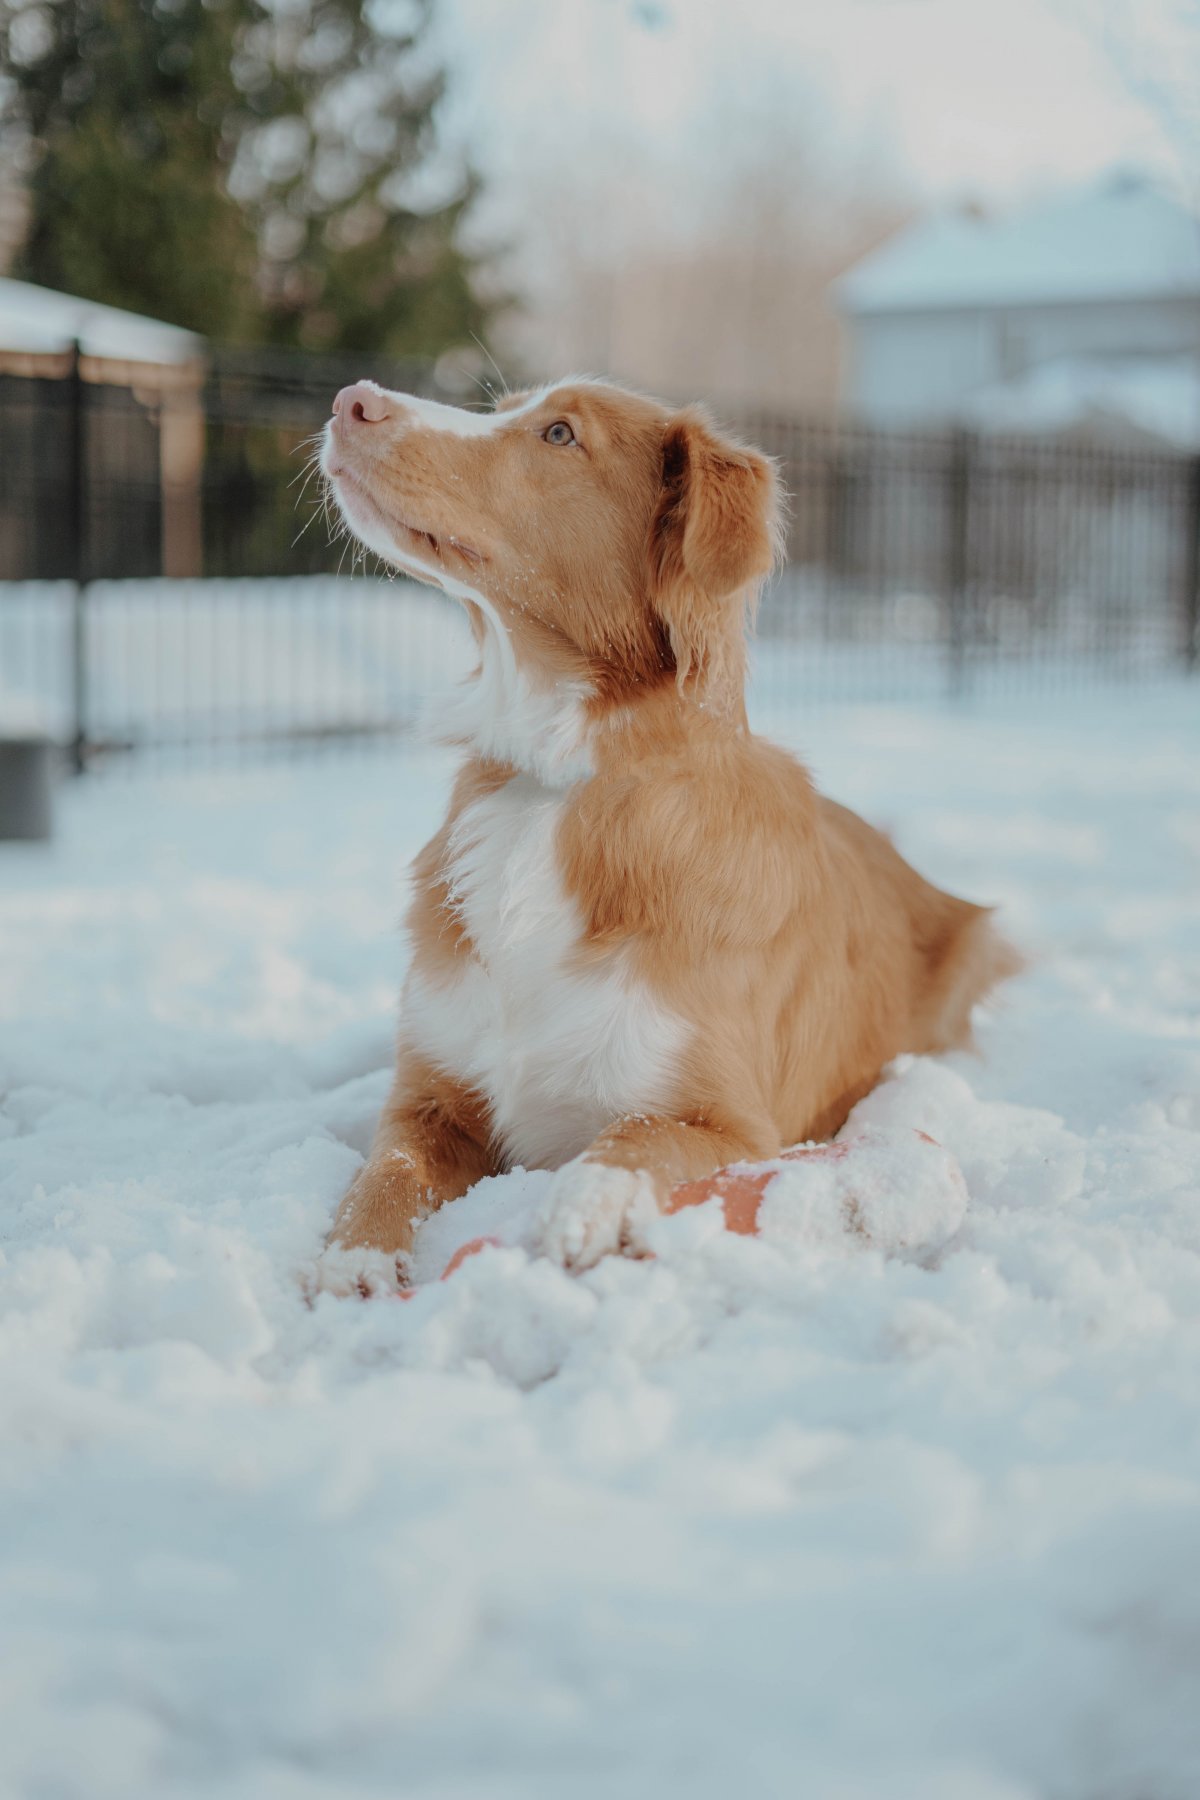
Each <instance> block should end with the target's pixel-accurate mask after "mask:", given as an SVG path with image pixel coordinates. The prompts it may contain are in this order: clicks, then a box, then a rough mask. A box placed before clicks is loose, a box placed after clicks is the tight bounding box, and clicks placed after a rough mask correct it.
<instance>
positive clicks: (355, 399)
mask: <svg viewBox="0 0 1200 1800" xmlns="http://www.w3.org/2000/svg"><path fill="white" fill-rule="evenodd" d="M333 416H334V418H335V419H336V420H337V421H338V423H339V424H340V425H343V426H345V425H382V424H383V421H384V420H385V419H390V418H391V416H392V413H391V408H390V407H389V405H388V402H387V395H386V394H384V393H382V392H381V391H380V390H379V388H377V387H373V386H372V385H371V383H370V382H369V381H356V382H355V383H354V384H353V386H352V387H344V388H343V389H342V391H341V393H340V394H339V395H338V396H337V398H336V399H335V400H334V403H333Z"/></svg>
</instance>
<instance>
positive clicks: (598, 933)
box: [322, 380, 1015, 1278]
mask: <svg viewBox="0 0 1200 1800" xmlns="http://www.w3.org/2000/svg"><path fill="white" fill-rule="evenodd" d="M322 466H323V469H324V473H325V476H326V478H327V480H328V483H329V485H330V487H331V488H332V492H333V495H334V496H335V498H336V501H337V504H338V506H339V507H340V509H341V512H342V514H343V516H344V518H345V520H346V522H347V524H348V525H349V527H350V530H351V531H352V532H353V533H354V535H355V536H356V537H357V538H358V539H359V540H360V541H361V543H363V544H364V545H366V546H367V547H368V548H369V549H371V550H373V551H375V552H376V553H377V554H378V555H379V556H380V557H382V558H383V559H384V561H385V562H386V563H387V564H389V565H390V566H392V567H394V568H396V569H399V570H402V571H404V572H405V573H406V574H409V575H413V576H415V577H417V579H418V580H421V581H424V582H428V583H429V584H430V585H432V586H434V587H437V588H440V589H442V590H443V591H444V592H445V593H446V594H448V595H450V596H452V597H453V598H454V599H456V600H458V601H460V602H461V603H462V605H463V606H464V607H465V608H466V612H467V616H468V618H469V620H470V624H471V629H472V631H473V633H474V636H475V640H476V643H477V645H478V652H479V666H478V669H477V671H476V673H475V675H474V676H473V678H472V679H471V680H470V681H469V682H468V683H467V684H466V686H465V687H464V689H463V690H462V692H461V694H460V696H459V698H458V700H457V703H456V706H455V710H454V711H453V713H452V716H451V717H449V718H448V719H447V721H446V730H447V734H448V735H449V736H452V737H453V738H454V739H456V740H457V741H458V742H459V743H461V745H462V748H463V753H464V754H463V762H462V766H461V768H460V770H459V774H458V779H457V781H456V783H455V786H454V791H453V795H452V797H451V801H450V808H449V812H448V813H447V816H446V820H445V823H444V824H443V826H442V828H441V830H440V831H439V832H438V833H437V835H436V837H434V838H433V839H432V841H431V842H430V843H429V844H427V845H426V846H425V848H424V850H423V851H422V852H421V854H420V855H419V856H418V858H417V860H416V864H415V870H414V880H415V894H414V899H413V903H412V907H411V910H410V912H409V915H408V929H409V932H410V934H411V938H412V952H413V954H412V965H411V972H410V974H409V978H408V984H407V987H406V989H405V993H404V999H403V1004H402V1008H401V1026H400V1042H399V1053H398V1064H397V1069H396V1077H395V1084H394V1086H393V1089H392V1092H391V1094H390V1096H389V1098H388V1102H387V1105H386V1106H385V1108H384V1113H383V1117H382V1119H381V1121H380V1124H379V1128H378V1132H377V1134H376V1138H375V1142H374V1145H373V1148H372V1150H371V1153H370V1156H369V1159H368V1161H367V1163H366V1164H365V1166H364V1167H363V1169H362V1171H361V1172H360V1174H359V1176H358V1178H357V1180H356V1181H355V1182H354V1185H353V1186H352V1188H351V1189H350V1191H349V1193H348V1194H347V1195H346V1197H345V1199H344V1200H343V1202H342V1204H341V1207H340V1208H339V1210H338V1214H337V1218H336V1220H335V1223H334V1227H333V1232H332V1235H331V1245H332V1246H333V1247H335V1259H336V1256H337V1254H339V1253H344V1252H346V1251H350V1252H353V1253H354V1254H355V1256H358V1257H360V1259H361V1261H362V1264H363V1267H364V1268H366V1267H368V1266H369V1265H371V1264H372V1263H374V1265H375V1268H376V1270H378V1268H379V1267H381V1266H385V1267H387V1268H388V1269H389V1271H390V1270H391V1269H396V1268H398V1269H399V1271H400V1274H401V1278H403V1273H404V1269H405V1260H406V1256H407V1253H408V1251H409V1250H410V1248H411V1245H412V1236H413V1228H414V1225H415V1223H416V1222H417V1221H418V1220H419V1219H420V1218H421V1217H422V1215H424V1214H425V1213H427V1212H429V1211H430V1210H431V1209H433V1208H435V1207H438V1206H440V1205H442V1204H443V1203H444V1202H446V1201H447V1200H452V1199H454V1198H455V1197H456V1196H458V1195H460V1194H463V1193H465V1192H466V1190H467V1189H468V1188H469V1187H470V1186H471V1185H472V1184H473V1183H474V1182H476V1181H478V1180H480V1179H481V1177H483V1176H485V1175H491V1174H495V1173H497V1172H499V1171H501V1170H504V1169H509V1168H513V1167H517V1166H520V1165H523V1166H524V1167H526V1168H530V1169H553V1170H556V1171H557V1174H556V1175H555V1176H554V1179H553V1181H552V1182H551V1184H550V1186H549V1188H548V1199H547V1201H546V1203H545V1205H544V1207H543V1209H542V1212H541V1215H540V1220H539V1234H540V1245H541V1248H542V1249H543V1250H544V1251H545V1252H546V1253H547V1254H549V1255H550V1256H552V1257H554V1258H556V1259H557V1260H559V1261H561V1262H562V1263H564V1264H566V1265H567V1266H570V1267H574V1268H581V1267H586V1266H587V1265H589V1264H590V1263H593V1262H595V1261H596V1260H597V1259H598V1258H599V1257H601V1256H602V1255H604V1254H605V1253H607V1252H609V1251H614V1250H618V1249H622V1248H626V1247H635V1248H636V1246H637V1245H638V1242H639V1234H640V1231H641V1229H642V1228H643V1226H644V1224H645V1222H646V1220H647V1219H648V1218H649V1217H652V1216H653V1214H654V1213H655V1211H656V1209H657V1207H658V1205H659V1204H660V1203H661V1201H662V1200H663V1198H664V1197H665V1196H666V1195H667V1194H668V1193H669V1191H670V1190H671V1188H672V1187H673V1186H675V1184H677V1183H679V1182H682V1181H685V1180H690V1179H695V1178H696V1177H699V1176H702V1175H705V1174H708V1173H709V1172H710V1171H712V1170H714V1169H716V1168H718V1167H720V1166H722V1165H723V1164H726V1163H729V1162H732V1161H736V1160H739V1159H754V1158H761V1157H769V1156H773V1155H775V1154H777V1153H778V1152H779V1151H780V1150H781V1149H782V1148H784V1147H785V1146H788V1145H792V1144H796V1143H798V1142H801V1141H803V1140H806V1139H812V1138H822V1137H826V1136H829V1135H830V1134H831V1133H833V1132H835V1131H836V1130H837V1129H838V1127H839V1126H840V1125H841V1123H842V1121H843V1120H844V1119H845V1117H846V1115H847V1113H848V1111H849V1110H850V1108H851V1106H853V1104H854V1102H855V1101H856V1100H857V1099H859V1098H860V1097H861V1096H862V1095H863V1094H865V1093H866V1092H867V1091H868V1090H869V1089H870V1088H871V1087H872V1086H873V1084H874V1083H875V1082H876V1081H877V1079H878V1077H879V1073H880V1071H881V1069H882V1068H883V1066H884V1064H885V1063H887V1062H888V1061H889V1059H890V1058H892V1057H894V1056H895V1055H896V1054H897V1053H898V1052H900V1051H905V1050H908V1051H937V1050H944V1049H947V1048H949V1047H951V1046H955V1045H961V1044H963V1043H965V1042H966V1041H968V1039H969V1035H970V1015H971V1009H972V1007H973V1005H974V1003H975V1002H976V1001H977V1000H979V999H980V998H981V997H982V996H983V995H984V994H985V993H986V992H987V990H988V989H989V988H990V987H991V986H992V984H993V983H994V982H995V981H997V980H998V979H1000V978H1001V977H1002V976H1003V975H1005V974H1007V973H1009V972H1010V971H1011V970H1012V969H1013V968H1014V967H1015V958H1014V957H1013V955H1012V953H1011V952H1010V950H1009V949H1008V947H1007V946H1006V945H1005V944H1004V943H1003V941H1002V940H1001V939H1000V938H998V937H997V936H996V934H995V933H994V931H993V928H992V925H991V922H990V919H989V916H988V913H987V911H986V910H985V909H984V908H981V907H978V906H973V905H971V904H969V903H968V902H967V901H965V900H958V899H955V898H954V897H953V896H952V895H950V894H946V893H942V892H941V891H940V890H939V889H937V888H935V887H932V886H931V885H930V884H929V883H928V882H927V881H924V880H923V879H922V878H921V876H920V875H918V874H917V873H916V872H915V871H914V870H913V869H911V868H910V867H909V866H908V864H907V863H906V862H904V861H903V859H902V858H901V857H900V856H899V855H898V854H897V852H896V851H895V850H894V849H893V848H892V846H891V844H890V843H888V842H887V840H886V839H885V838H883V837H881V836H880V835H879V834H878V833H877V832H875V831H874V830H872V829H871V827H870V826H869V825H866V824H864V823H863V822H862V820H860V819H858V818H856V817H855V815H854V814H853V813H850V812H847V811H846V810H845V808H844V807H841V806H837V805H835V804H834V803H833V802H832V801H829V800H825V799H822V798H821V797H820V796H819V795H818V794H817V793H815V792H814V790H813V786H812V783H811V781H810V779H809V777H808V775H807V773H806V772H805V770H804V769H803V767H802V766H801V765H800V764H799V763H798V762H797V761H796V760H795V759H794V758H793V757H792V756H790V755H788V754H787V753H786V752H785V751H783V750H781V749H778V748H776V747H775V746H774V745H773V744H770V743H767V742H765V741H764V740H762V739H761V738H757V737H755V736H753V735H752V733H751V732H750V731H749V729H748V727H747V723H746V712H745V706H744V702H743V684H744V676H745V630H746V623H747V611H748V608H749V606H750V604H751V602H752V601H753V599H754V597H755V595H756V593H757V590H758V588H759V586H760V585H761V583H762V581H763V578H764V577H765V576H766V574H767V573H768V571H769V570H770V568H771V566H772V564H773V562H774V560H775V558H776V555H777V551H778V546H779V533H780V523H779V520H780V496H779V491H778V487H777V484H776V478H775V473H774V470H773V468H772V465H771V464H770V462H769V461H768V460H767V459H766V458H765V457H763V456H761V455H759V454H758V453H757V452H756V451H754V450H751V449H747V448H746V447H744V446H742V445H740V444H736V443H732V442H730V441H729V440H728V439H726V438H724V437H721V436H719V435H718V434H717V432H716V431H715V430H714V428H713V426H712V424H711V423H710V421H709V420H708V418H707V417H706V416H705V414H704V413H703V412H701V411H699V410H696V409H691V408H689V409H686V410H683V411H677V410H673V409H672V408H670V407H668V406H665V405H663V404H661V403H660V402H658V401H655V400H650V399H645V398H643V397H641V396H638V395H634V394H630V393H626V392H623V391H621V390H620V389H618V388H615V387H612V386H609V385H607V384H604V383H601V382H596V381H590V380H572V381H567V382H564V383H562V384H560V385H559V386H556V387H552V388H548V389H545V390H542V391H539V392H537V393H532V394H527V395H522V396H515V397H513V398H510V399H506V400H503V401H502V402H501V403H500V404H499V406H498V407H497V408H496V410H495V412H493V413H488V414H479V413H472V412H466V411H459V410H458V409H457V408H454V407H447V406H441V405H438V404H436V403H434V402H432V401H429V400H420V399H414V398H411V397H410V396H408V395H404V394H397V393H391V392H388V391H387V390H385V389H383V388H380V387H377V386H375V385H374V384H373V383H371V382H359V383H358V384H357V385H356V386H354V387H350V388H346V389H344V390H343V392H342V393H340V394H339V395H338V396H337V399H336V400H335V401H334V407H333V418H332V419H331V421H330V423H329V425H328V426H327V427H326V436H325V443H324V449H323V452H322ZM369 1252H382V1253H386V1258H387V1262H386V1264H382V1263H381V1259H379V1258H378V1257H372V1256H370V1255H368V1254H367V1253H369ZM343 1262H344V1257H343Z"/></svg>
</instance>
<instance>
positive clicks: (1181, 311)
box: [836, 176, 1200, 449]
mask: <svg viewBox="0 0 1200 1800" xmlns="http://www.w3.org/2000/svg"><path fill="white" fill-rule="evenodd" d="M836 294H837V301H838V306H839V310H840V312H841V315H842V319H843V322H844V324H845V326H846V329H847V336H848V339H849V345H848V357H847V364H848V368H847V381H846V383H845V387H844V393H843V401H844V404H845V406H846V408H847V410H849V411H850V412H852V413H854V414H855V415H858V416H860V417H862V418H864V419H866V420H868V421H870V422H873V423H878V424H881V425H892V426H903V425H907V426H914V425H922V426H942V425H949V424H966V425H971V426H974V427H976V428H978V429H980V430H983V431H999V432H1020V433H1028V432H1034V433H1054V434H1067V433H1069V434H1083V435H1087V436H1090V437H1093V438H1101V439H1118V440H1131V441H1142V442H1147V441H1149V442H1152V443H1155V444H1159V445H1162V446H1164V447H1168V446H1169V447H1174V448H1179V449H1196V448H1200V220H1197V219H1196V218H1195V217H1193V216H1192V215H1191V214H1190V213H1188V212H1187V211H1186V210H1185V209H1184V208H1183V207H1182V206H1180V205H1179V204H1178V203H1177V202H1175V201H1174V200H1172V199H1171V198H1170V197H1169V196H1167V195H1166V194H1164V193H1162V192H1161V191H1159V190H1158V189H1157V188H1155V187H1154V186H1152V185H1150V184H1149V183H1147V182H1145V181H1142V180H1138V179H1135V178H1130V177H1128V176H1125V177H1121V178H1118V179H1115V180H1111V181H1109V182H1108V183H1106V184H1104V185H1102V186H1099V187H1093V188H1089V189H1086V190H1084V191H1082V192H1075V193H1072V194H1069V195H1066V196H1059V197H1057V198H1055V199H1053V200H1049V201H1045V202H1043V203H1041V204H1039V205H1034V206H1030V207H1028V208H1025V209H1022V210H1018V211H1014V212H1012V213H1010V214H1006V215H1004V216H997V217H995V218H992V217H983V216H980V215H978V214H975V213H967V212H958V213H955V214H953V215H950V216H941V217H931V218H926V219H923V220H921V221H919V222H918V223H916V224H914V225H912V226H910V227H909V228H908V229H906V230H904V231H901V232H900V233H899V234H897V235H896V236H895V237H893V238H891V239H890V240H889V241H888V242H887V243H886V244H884V245H883V246H882V248H880V249H878V250H876V251H873V252H872V253H871V254H870V255H868V256H866V257H864V258H863V259H862V261H861V262H859V263H858V264H857V265H856V266H855V267H854V268H853V269H852V270H851V271H850V272H849V273H848V274H847V275H846V276H844V277H843V278H842V280H841V281H840V282H839V283H838V284H837V288H836Z"/></svg>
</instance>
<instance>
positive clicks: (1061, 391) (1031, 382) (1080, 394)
mask: <svg viewBox="0 0 1200 1800" xmlns="http://www.w3.org/2000/svg"><path fill="white" fill-rule="evenodd" d="M963 413H964V416H965V417H966V418H967V419H969V420H970V421H971V423H972V424H974V425H976V426H977V427H978V428H979V429H981V430H983V431H998V432H1006V431H1014V432H1052V433H1053V432H1064V431H1075V430H1079V429H1080V428H1084V427H1089V426H1094V427H1098V428H1099V429H1101V430H1102V431H1105V432H1112V431H1116V432H1118V433H1123V434H1125V435H1129V434H1131V433H1132V434H1135V435H1136V436H1138V437H1141V438H1151V439H1153V440H1155V441H1156V442H1158V443H1163V444H1169V445H1171V446H1172V447H1173V448H1175V449H1179V450H1196V449H1200V367H1198V366H1197V365H1196V363H1195V362H1193V361H1191V360H1190V359H1189V358H1183V357H1161V358H1133V357H1130V358H1124V359H1118V360H1111V361H1110V360H1101V359H1098V358H1092V357H1063V358H1061V359H1058V360H1056V361H1054V362H1049V363H1044V364H1042V365H1041V366H1040V367H1039V368H1036V369H1032V370H1030V372H1029V373H1028V374H1027V375H1024V376H1022V377H1021V378H1020V379H1018V380H1016V381H1006V382H998V383H995V384H994V385H991V386H989V387H985V388H981V389H979V390H978V392H976V393H975V394H974V395H972V397H971V399H970V400H969V401H968V402H967V403H966V404H965V406H964V408H963Z"/></svg>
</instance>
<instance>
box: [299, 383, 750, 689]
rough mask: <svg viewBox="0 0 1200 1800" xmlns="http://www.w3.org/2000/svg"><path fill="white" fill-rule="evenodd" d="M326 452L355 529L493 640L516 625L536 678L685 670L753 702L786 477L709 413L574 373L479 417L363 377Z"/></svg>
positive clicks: (701, 682)
mask: <svg viewBox="0 0 1200 1800" xmlns="http://www.w3.org/2000/svg"><path fill="white" fill-rule="evenodd" d="M322 467H323V470H324V473H325V476H326V477H327V479H328V481H329V484H330V486H331V488H332V491H333V494H334V497H335V499H336V501H337V504H338V506H339V508H340V510H341V512H342V515H343V517H344V518H345V520H346V523H347V524H348V526H349V528H350V530H351V531H352V532H353V534H354V535H355V537H357V538H358V539H359V540H360V542H361V543H363V544H364V545H366V546H367V547H368V548H369V549H371V550H373V551H375V552H376V554H377V555H379V556H380V557H382V558H383V559H384V561H385V562H387V563H388V564H390V565H391V566H393V567H395V568H397V569H400V570H402V571H404V572H405V573H406V574H409V575H413V576H416V577H417V578H418V579H419V580H421V581H426V582H429V583H430V584H431V585H433V586H435V587H440V588H442V589H443V590H444V591H445V592H446V593H448V594H451V595H453V596H454V597H455V598H457V599H459V600H461V601H463V602H464V603H465V604H466V606H467V607H468V610H469V611H470V613H471V615H472V623H473V626H474V628H475V630H476V634H477V636H478V637H479V639H480V641H481V643H482V642H483V641H484V638H485V637H486V634H487V632H488V631H489V630H494V631H498V632H502V633H503V634H504V635H505V638H506V640H507V642H508V644H509V645H510V646H511V651H512V655H513V656H514V658H515V659H516V662H517V664H518V666H519V667H520V668H521V669H522V671H523V672H524V673H525V675H526V676H527V677H528V678H529V680H530V681H532V682H533V683H534V684H535V685H543V686H544V685H546V684H553V683H554V682H555V681H556V680H560V679H562V678H563V677H564V676H569V677H571V678H572V679H573V680H575V681H577V682H580V683H583V684H585V686H586V689H587V691H588V692H589V693H590V694H591V695H592V696H594V699H595V702H596V703H597V704H600V705H604V704H611V703H613V702H620V701H622V700H627V699H628V698H630V697H631V696H632V695H633V694H634V693H635V692H637V691H638V690H640V689H642V690H644V688H645V686H646V685H647V684H665V683H667V682H669V681H671V680H674V681H676V682H677V683H678V685H679V688H680V690H681V691H682V692H684V693H689V694H694V695H695V696H696V697H698V698H702V699H704V700H705V701H706V702H707V703H709V704H710V705H711V704H718V705H730V706H734V705H736V706H740V702H741V690H742V682H743V676H744V633H745V623H746V610H747V606H748V605H749V603H750V602H751V601H752V600H753V598H754V596H755V594H756V592H757V589H758V587H759V585H760V584H761V581H762V579H763V577H764V576H765V575H766V574H767V572H768V570H769V569H770V567H771V565H772V562H773V560H774V558H775V556H776V553H777V548H778V533H779V523H778V521H779V498H778V489H777V484H776V480H775V473H774V469H773V467H772V465H771V463H770V462H769V461H768V460H767V459H766V458H765V457H763V456H761V455H759V454H758V452H757V451H754V450H750V449H746V448H744V447H743V446H741V445H739V444H735V443H733V442H731V441H729V440H728V439H726V438H724V437H722V436H720V435H718V433H717V432H716V430H715V429H714V427H713V426H712V424H711V423H710V421H709V420H708V418H707V417H706V416H705V414H704V413H703V412H702V411H700V410H699V409H696V408H689V409H686V410H684V411H673V410H672V409H671V408H669V407H667V406H664V405H663V404H661V403H660V402H657V401H653V400H648V399H645V398H643V397H641V396H640V395H635V394H630V393H626V392H623V391H622V390H621V389H619V388H615V387H611V386H608V385H606V384H604V383H601V382H596V381H585V380H577V381H567V382H563V383H561V384H559V385H558V386H555V387H552V388H546V389H542V390H540V391H538V392H536V393H532V394H525V395H516V396H513V397H511V398H508V399H505V400H502V401H501V402H500V404H499V405H498V406H497V408H496V410H495V411H494V412H490V413H474V412H467V411H460V410H459V409H458V408H457V407H451V406H442V405H439V404H437V403H436V402H434V401H430V400H421V399H417V398H414V397H412V396H410V395H407V394H397V393H392V392H390V391H389V390H387V389H385V388H380V387H377V386H376V385H375V384H374V383H372V382H365V381H364V382H359V383H357V384H356V385H355V386H354V387H349V388H345V389H343V390H342V392H341V393H340V394H339V395H338V396H337V399H336V400H335V401H334V407H333V417H332V419H331V420H330V422H329V424H328V426H327V427H326V432H325V444H324V450H323V453H322Z"/></svg>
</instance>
